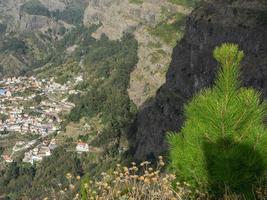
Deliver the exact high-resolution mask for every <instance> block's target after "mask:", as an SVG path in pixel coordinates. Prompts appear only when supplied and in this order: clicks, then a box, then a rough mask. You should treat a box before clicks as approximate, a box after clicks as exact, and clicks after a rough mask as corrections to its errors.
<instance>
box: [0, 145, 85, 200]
mask: <svg viewBox="0 0 267 200" xmlns="http://www.w3.org/2000/svg"><path fill="white" fill-rule="evenodd" d="M62 163H64V164H62ZM0 173H1V174H0V185H1V187H0V194H7V196H9V197H11V196H12V198H11V199H21V197H22V196H23V195H25V196H26V199H43V198H45V197H50V195H51V198H52V195H53V194H54V193H55V192H58V191H59V190H60V189H61V187H59V185H62V187H63V188H65V187H68V185H69V181H68V180H67V178H66V174H67V173H71V174H72V175H73V176H74V177H76V176H77V175H79V176H81V175H83V168H82V163H81V160H80V158H79V157H78V156H77V154H76V153H71V152H67V151H66V150H64V149H63V148H57V149H56V150H55V151H54V152H53V155H52V156H50V157H47V158H45V159H44V160H43V161H42V163H40V164H38V165H33V166H31V165H30V164H25V163H21V162H19V163H11V164H10V165H9V166H8V167H7V169H5V170H4V171H2V172H0ZM70 198H71V197H70ZM49 199H50V198H49Z"/></svg>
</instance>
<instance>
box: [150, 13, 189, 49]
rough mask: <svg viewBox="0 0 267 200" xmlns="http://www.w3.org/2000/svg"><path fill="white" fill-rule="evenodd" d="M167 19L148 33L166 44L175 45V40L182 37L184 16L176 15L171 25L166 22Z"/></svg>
mask: <svg viewBox="0 0 267 200" xmlns="http://www.w3.org/2000/svg"><path fill="white" fill-rule="evenodd" d="M168 20H169V19H167V20H165V21H163V22H162V23H160V24H158V25H157V26H156V27H155V28H152V29H151V30H150V33H151V34H152V35H154V36H156V37H159V38H160V39H162V40H163V41H164V42H165V43H167V44H172V45H173V46H174V45H175V44H176V42H177V40H179V39H181V38H182V36H183V28H184V24H185V15H183V14H181V13H177V14H176V16H175V18H174V21H173V22H172V23H169V22H168Z"/></svg>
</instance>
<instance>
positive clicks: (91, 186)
mask: <svg viewBox="0 0 267 200" xmlns="http://www.w3.org/2000/svg"><path fill="white" fill-rule="evenodd" d="M164 165H165V163H164V161H163V159H162V157H159V161H158V164H157V167H156V168H152V167H151V166H150V162H148V161H145V162H143V163H141V164H140V165H138V166H137V165H136V164H135V163H132V166H131V167H122V166H121V165H119V164H118V165H117V167H116V169H115V170H114V171H113V172H110V173H102V177H101V179H100V180H99V181H90V182H89V183H86V184H85V185H84V187H85V189H86V191H87V198H88V200H115V199H118V200H119V199H125V200H126V199H127V200H143V199H145V200H182V199H187V197H188V196H190V194H191V193H192V192H191V190H190V189H189V187H188V185H187V184H181V183H177V184H176V185H175V186H173V182H174V181H175V179H176V177H175V175H173V174H162V173H161V169H162V167H164Z"/></svg>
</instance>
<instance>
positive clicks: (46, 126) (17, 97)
mask: <svg viewBox="0 0 267 200" xmlns="http://www.w3.org/2000/svg"><path fill="white" fill-rule="evenodd" d="M70 91H71V90H70V87H69V86H68V85H61V84H58V83H56V82H55V81H54V79H53V78H52V79H50V80H44V79H42V80H37V79H36V78H35V77H33V76H32V77H12V78H4V79H3V80H1V81H0V137H2V136H5V135H8V134H9V133H14V134H19V135H21V136H20V138H21V137H24V136H26V137H24V138H25V141H20V142H16V144H15V145H14V146H13V147H12V153H8V154H4V155H3V156H2V157H3V159H4V161H6V162H12V161H13V160H12V156H13V154H14V153H15V152H17V151H22V150H24V151H26V152H25V155H24V159H23V161H24V162H28V163H33V162H34V161H41V160H42V159H43V158H44V157H46V156H50V155H51V151H52V150H53V149H54V148H55V147H56V142H55V140H53V139H52V140H51V141H47V140H46V138H47V136H49V135H50V134H52V133H55V132H58V131H59V130H60V128H61V127H60V123H61V119H60V117H59V116H60V114H61V113H62V112H69V111H70V110H71V109H72V108H73V107H74V106H75V105H74V104H72V103H70V102H68V101H67V99H59V98H55V97H53V96H56V97H57V96H58V94H63V95H62V96H64V95H65V94H69V92H70ZM65 96H66V95H65ZM28 136H34V138H35V139H34V140H31V141H27V140H29V139H27V138H32V137H28ZM36 138H37V139H36Z"/></svg>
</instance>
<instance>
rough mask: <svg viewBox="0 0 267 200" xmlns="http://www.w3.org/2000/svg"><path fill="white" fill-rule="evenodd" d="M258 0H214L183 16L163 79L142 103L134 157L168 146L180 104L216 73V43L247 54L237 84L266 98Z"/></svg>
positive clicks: (264, 31)
mask: <svg viewBox="0 0 267 200" xmlns="http://www.w3.org/2000/svg"><path fill="white" fill-rule="evenodd" d="M265 8H266V7H265V5H263V4H262V3H261V2H260V1H259V0H258V1H255V0H254V1H253V0H246V1H231V3H227V1H216V4H215V3H205V4H203V5H202V6H200V7H198V8H197V9H196V10H194V11H193V13H192V14H191V15H190V16H189V17H188V20H187V26H186V32H185V36H184V38H183V39H182V41H181V42H180V43H179V44H177V46H176V47H175V48H174V50H173V55H172V62H171V64H170V67H169V70H168V73H167V77H166V83H165V84H164V85H163V86H162V87H161V88H160V89H159V90H158V92H157V95H156V97H155V98H154V99H153V100H151V101H150V102H148V103H146V104H144V105H143V108H142V109H141V111H140V112H139V114H138V116H137V119H136V123H135V124H134V128H133V130H134V131H133V133H131V137H130V141H131V142H132V144H133V146H132V150H133V154H134V157H135V158H136V159H138V160H141V159H147V158H151V157H154V156H156V155H158V154H161V153H163V152H165V151H166V150H167V147H168V146H167V144H166V141H165V135H166V132H167V131H179V129H180V128H181V126H182V124H183V121H184V116H183V108H184V104H185V103H186V102H188V100H190V99H191V97H192V96H193V95H194V94H196V92H198V91H199V90H200V89H202V88H204V87H208V86H210V85H211V84H212V83H213V81H214V77H215V74H216V71H217V64H216V62H215V61H214V59H213V58H212V51H213V49H214V48H215V47H216V46H217V45H220V44H221V43H224V42H232V43H237V44H239V45H240V47H241V48H242V49H243V50H244V52H245V54H246V58H245V59H244V61H243V63H242V75H241V76H242V77H241V79H242V82H243V85H244V86H252V87H254V88H256V89H258V90H260V91H261V92H262V93H263V96H264V97H265V98H266V97H267V58H266V55H267V45H266V44H267V20H266V19H267V17H266V16H267V14H266V13H267V10H266V9H265Z"/></svg>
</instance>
